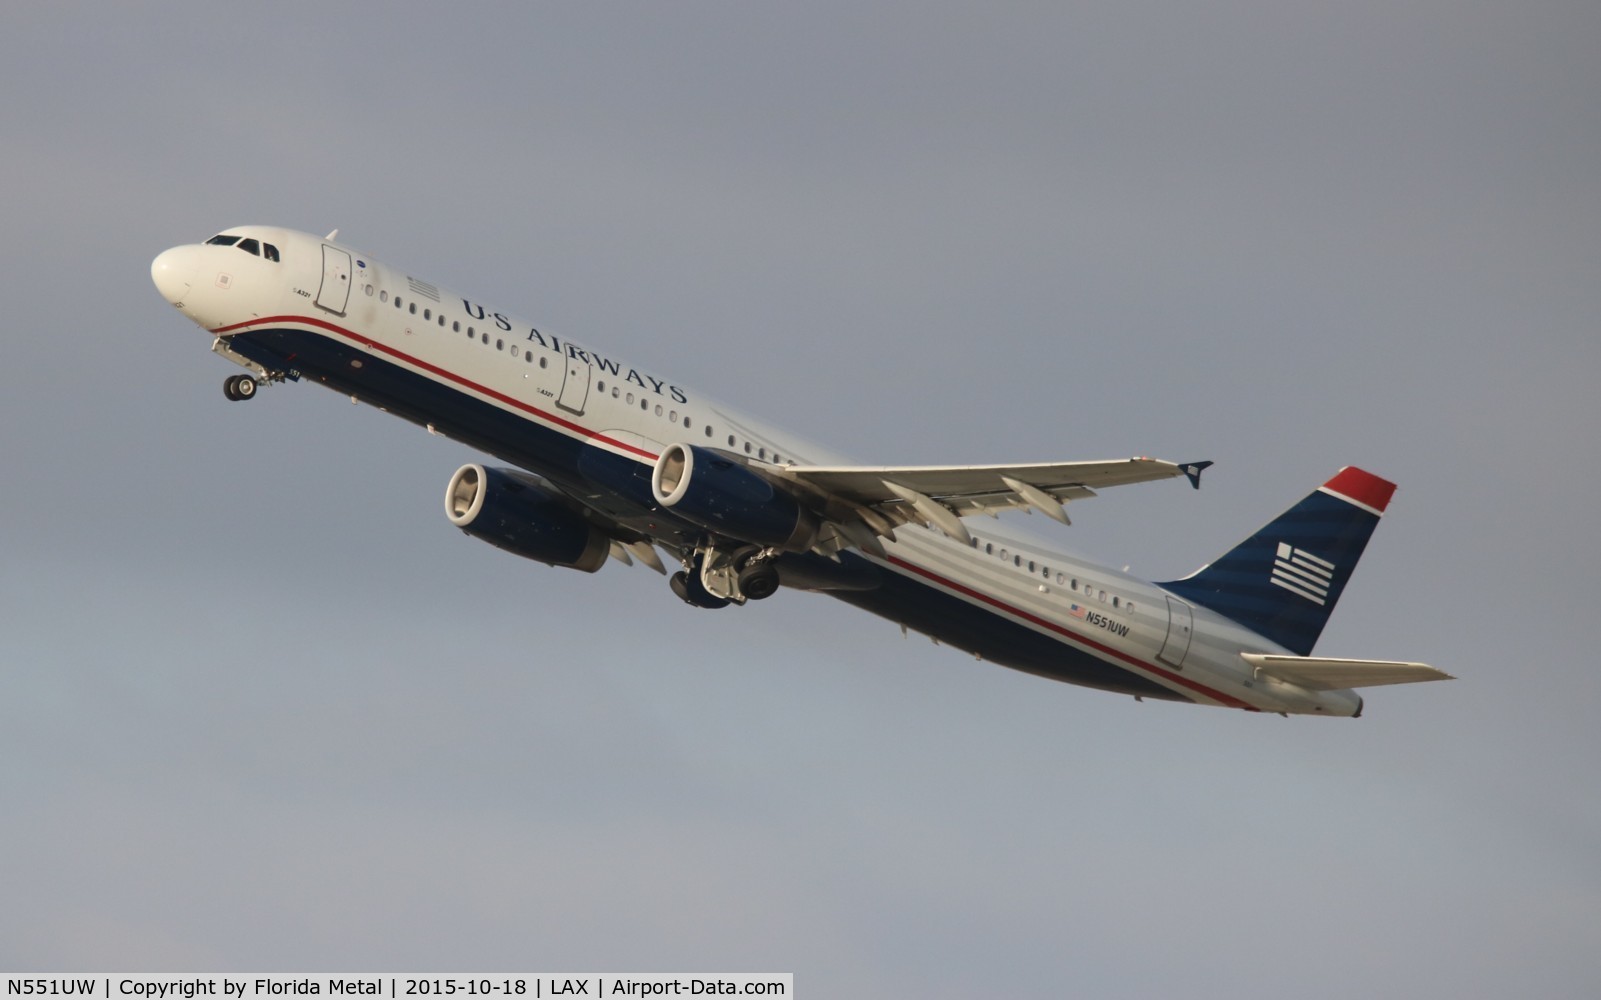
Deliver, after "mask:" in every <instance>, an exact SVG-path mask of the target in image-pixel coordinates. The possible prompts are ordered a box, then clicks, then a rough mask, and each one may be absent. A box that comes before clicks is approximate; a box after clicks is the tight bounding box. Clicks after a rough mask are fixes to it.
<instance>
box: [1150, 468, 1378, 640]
mask: <svg viewBox="0 0 1601 1000" xmlns="http://www.w3.org/2000/svg"><path fill="white" fill-rule="evenodd" d="M1394 494H1395V484H1394V483H1392V482H1389V481H1388V480H1384V479H1380V478H1379V477H1378V476H1375V475H1373V474H1372V473H1370V472H1364V471H1363V470H1361V469H1358V468H1356V467H1354V466H1350V467H1347V468H1344V469H1341V470H1340V471H1339V472H1338V473H1336V474H1335V476H1334V478H1332V479H1330V480H1329V481H1328V482H1326V483H1324V484H1323V485H1322V486H1321V487H1319V488H1318V489H1317V490H1316V491H1314V492H1313V493H1312V494H1310V495H1309V496H1307V498H1306V499H1305V500H1302V501H1301V502H1300V503H1298V504H1296V505H1295V506H1294V507H1291V508H1290V509H1289V510H1287V511H1285V512H1284V513H1283V514H1280V515H1279V516H1278V518H1277V519H1275V520H1274V521H1273V522H1272V523H1270V524H1268V525H1267V526H1266V527H1265V528H1263V529H1262V530H1260V531H1258V532H1257V533H1256V534H1254V535H1252V536H1251V537H1250V538H1247V539H1246V540H1245V541H1243V542H1241V543H1240V544H1239V545H1237V546H1235V547H1234V548H1233V549H1231V550H1230V551H1229V552H1228V553H1227V554H1225V555H1224V556H1223V557H1222V558H1221V559H1218V560H1217V561H1216V562H1214V563H1212V564H1211V565H1209V566H1203V567H1201V568H1200V569H1199V570H1196V571H1195V572H1194V573H1191V574H1190V575H1189V576H1187V577H1185V578H1184V579H1182V580H1174V581H1172V582H1171V583H1164V584H1161V585H1160V586H1162V587H1165V588H1166V589H1167V590H1169V591H1171V592H1172V593H1174V594H1176V595H1178V596H1179V597H1182V598H1183V599H1184V600H1186V601H1189V602H1190V603H1192V604H1198V605H1200V606H1201V607H1204V608H1210V609H1211V610H1213V611H1216V612H1217V613H1218V614H1221V615H1225V616H1227V617H1229V618H1232V619H1233V620H1234V621H1237V622H1239V623H1240V624H1241V625H1244V626H1245V627H1246V628H1248V629H1250V630H1251V631H1253V632H1256V633H1258V634H1260V635H1262V636H1263V637H1265V638H1267V639H1268V640H1270V641H1272V642H1275V643H1277V644H1279V645H1280V646H1283V647H1284V648H1285V649H1288V650H1289V651H1290V652H1292V653H1295V654H1297V655H1300V656H1307V655H1309V654H1310V653H1311V652H1312V647H1313V646H1314V645H1316V644H1317V638H1318V636H1319V635H1321V634H1322V633H1323V626H1324V625H1325V624H1327V623H1328V620H1329V614H1330V613H1332V612H1333V611H1334V605H1335V603H1336V602H1338V601H1339V599H1340V594H1342V593H1343V592H1344V591H1345V584H1346V581H1348V580H1350V578H1351V571H1352V570H1354V569H1355V568H1356V561H1357V560H1358V559H1360V558H1361V557H1362V550H1363V549H1364V548H1366V547H1367V543H1368V538H1370V537H1371V536H1372V534H1373V529H1374V527H1376V526H1377V525H1378V523H1379V518H1380V517H1381V516H1382V515H1383V514H1384V508H1385V507H1387V506H1389V503H1390V497H1391V496H1393V495H1394Z"/></svg>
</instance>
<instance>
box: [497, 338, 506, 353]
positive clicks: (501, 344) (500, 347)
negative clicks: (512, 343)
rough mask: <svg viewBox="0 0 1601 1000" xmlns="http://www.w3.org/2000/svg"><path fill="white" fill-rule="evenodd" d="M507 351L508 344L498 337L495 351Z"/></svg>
mask: <svg viewBox="0 0 1601 1000" xmlns="http://www.w3.org/2000/svg"><path fill="white" fill-rule="evenodd" d="M505 349H506V342H505V341H504V340H501V339H499V338H498V337H497V338H496V339H495V350H497V351H504V350H505Z"/></svg>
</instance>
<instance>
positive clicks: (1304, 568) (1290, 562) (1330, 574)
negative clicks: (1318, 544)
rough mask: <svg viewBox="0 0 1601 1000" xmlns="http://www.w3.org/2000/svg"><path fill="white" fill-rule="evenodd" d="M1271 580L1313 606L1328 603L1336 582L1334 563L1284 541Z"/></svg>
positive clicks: (1274, 561)
mask: <svg viewBox="0 0 1601 1000" xmlns="http://www.w3.org/2000/svg"><path fill="white" fill-rule="evenodd" d="M1269 579H1270V582H1271V583H1272V584H1273V585H1274V586H1275V587H1283V588H1284V589H1285V590H1288V591H1289V592H1290V593H1292V594H1295V595H1296V596H1298V597H1304V598H1306V599H1307V600H1309V601H1311V602H1312V603H1313V604H1326V603H1327V602H1328V597H1329V586H1330V585H1331V584H1332V583H1333V582H1334V564H1333V563H1331V562H1329V561H1328V560H1327V559H1321V558H1319V557H1317V556H1315V555H1313V554H1312V553H1310V552H1308V551H1306V550H1305V549H1298V548H1296V547H1295V546H1293V545H1291V544H1290V543H1288V542H1280V543H1279V551H1278V556H1277V557H1276V558H1275V559H1274V560H1273V575H1272V576H1271V577H1270V578H1269Z"/></svg>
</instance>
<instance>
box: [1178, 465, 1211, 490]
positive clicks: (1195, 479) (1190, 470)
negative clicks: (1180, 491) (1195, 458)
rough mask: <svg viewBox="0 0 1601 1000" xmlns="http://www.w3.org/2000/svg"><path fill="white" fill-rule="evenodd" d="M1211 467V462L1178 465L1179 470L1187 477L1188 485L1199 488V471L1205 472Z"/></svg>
mask: <svg viewBox="0 0 1601 1000" xmlns="http://www.w3.org/2000/svg"><path fill="white" fill-rule="evenodd" d="M1211 467H1212V463H1211V462H1189V463H1187V464H1185V465H1181V466H1179V470H1180V471H1182V472H1183V473H1184V475H1185V476H1187V477H1189V480H1190V486H1192V487H1193V488H1195V489H1200V488H1201V473H1203V472H1205V471H1206V470H1207V469H1209V468H1211Z"/></svg>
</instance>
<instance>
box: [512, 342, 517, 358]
mask: <svg viewBox="0 0 1601 1000" xmlns="http://www.w3.org/2000/svg"><path fill="white" fill-rule="evenodd" d="M511 356H512V357H514V358H515V357H516V356H517V346H516V345H515V344H513V345H512V349H511Z"/></svg>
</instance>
